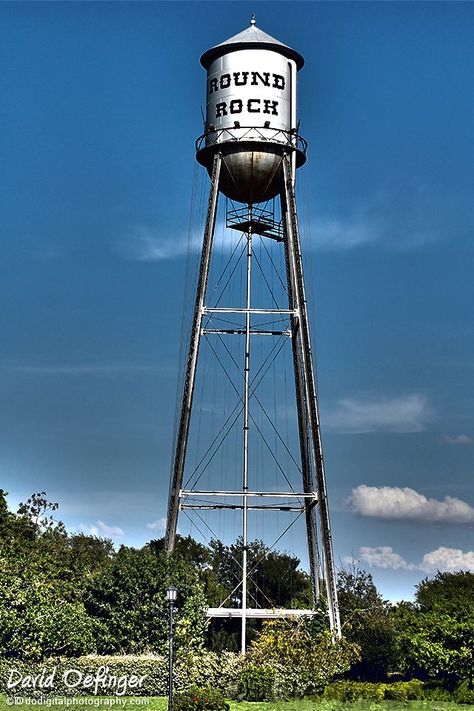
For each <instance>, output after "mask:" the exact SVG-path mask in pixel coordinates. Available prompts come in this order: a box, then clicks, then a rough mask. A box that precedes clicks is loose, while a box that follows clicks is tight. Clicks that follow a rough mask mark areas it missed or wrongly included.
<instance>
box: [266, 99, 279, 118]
mask: <svg viewBox="0 0 474 711" xmlns="http://www.w3.org/2000/svg"><path fill="white" fill-rule="evenodd" d="M277 108H278V101H270V99H264V100H263V113H264V114H271V115H272V116H278V111H277ZM270 109H271V110H270Z"/></svg>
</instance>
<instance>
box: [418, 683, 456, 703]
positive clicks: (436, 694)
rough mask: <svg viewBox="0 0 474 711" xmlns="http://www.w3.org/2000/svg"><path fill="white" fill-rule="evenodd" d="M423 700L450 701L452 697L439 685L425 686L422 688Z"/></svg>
mask: <svg viewBox="0 0 474 711" xmlns="http://www.w3.org/2000/svg"><path fill="white" fill-rule="evenodd" d="M424 698H425V699H428V700H429V701H452V700H453V696H452V694H451V692H450V691H448V689H445V688H444V687H443V686H440V685H439V684H427V685H426V686H425V687H424Z"/></svg>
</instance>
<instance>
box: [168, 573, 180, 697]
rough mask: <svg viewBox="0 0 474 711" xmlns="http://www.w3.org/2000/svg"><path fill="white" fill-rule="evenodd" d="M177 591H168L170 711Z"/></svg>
mask: <svg viewBox="0 0 474 711" xmlns="http://www.w3.org/2000/svg"><path fill="white" fill-rule="evenodd" d="M177 592H178V591H177V590H176V588H175V587H174V585H170V586H169V588H168V589H167V591H166V599H167V600H168V608H169V633H170V651H169V672H168V711H173V634H174V630H173V606H174V603H175V602H176V595H177Z"/></svg>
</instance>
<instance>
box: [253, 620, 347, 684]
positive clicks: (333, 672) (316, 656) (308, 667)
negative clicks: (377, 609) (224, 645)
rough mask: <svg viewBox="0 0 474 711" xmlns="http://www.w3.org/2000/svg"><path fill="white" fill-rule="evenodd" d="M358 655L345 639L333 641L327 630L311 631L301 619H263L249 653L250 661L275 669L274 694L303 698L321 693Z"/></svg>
mask: <svg viewBox="0 0 474 711" xmlns="http://www.w3.org/2000/svg"><path fill="white" fill-rule="evenodd" d="M358 658H359V648H358V646H357V645H356V644H352V643H350V642H348V641H347V640H345V639H344V638H343V639H340V640H337V641H336V642H335V643H334V642H333V640H332V639H331V635H330V634H329V633H326V632H324V633H322V634H320V635H319V636H315V635H314V634H313V630H312V628H311V626H310V625H309V624H307V623H306V622H304V621H303V622H302V621H301V620H291V621H290V620H285V621H272V622H266V623H265V624H264V626H263V630H262V632H261V633H260V635H259V637H258V638H257V639H256V640H255V642H253V644H252V646H251V648H250V651H249V653H248V659H249V661H250V662H252V663H254V664H257V665H271V666H272V667H273V668H274V669H275V671H276V677H277V678H276V684H275V690H276V693H275V695H276V696H284V697H302V696H307V695H309V694H315V693H318V692H320V691H321V690H322V689H323V688H324V686H326V684H328V682H330V681H331V680H332V679H333V678H334V677H335V676H337V675H339V674H342V673H344V672H346V671H347V670H348V669H349V668H350V667H351V664H353V663H354V661H356V660H357V659H358Z"/></svg>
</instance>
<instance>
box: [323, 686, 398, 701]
mask: <svg viewBox="0 0 474 711" xmlns="http://www.w3.org/2000/svg"><path fill="white" fill-rule="evenodd" d="M384 696H385V684H371V683H369V682H364V681H336V682H335V683H334V684H330V686H327V687H326V689H325V690H324V698H325V699H330V700H332V701H343V702H344V701H350V702H352V701H357V700H358V699H364V700H365V701H375V702H376V703H378V702H380V701H383V700H384Z"/></svg>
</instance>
